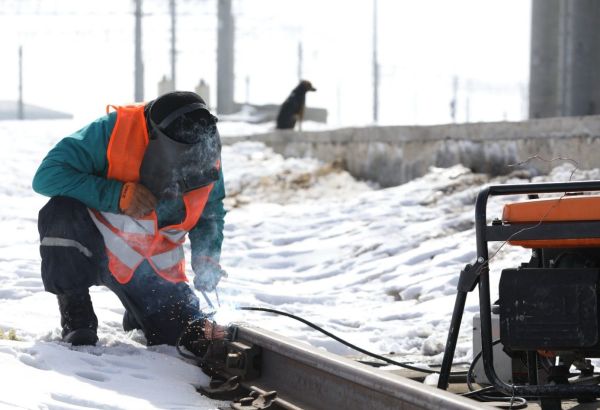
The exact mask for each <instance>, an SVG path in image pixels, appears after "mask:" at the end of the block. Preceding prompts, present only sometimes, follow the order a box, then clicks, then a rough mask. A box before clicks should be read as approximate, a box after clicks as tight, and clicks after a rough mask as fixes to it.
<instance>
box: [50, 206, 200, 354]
mask: <svg viewBox="0 0 600 410" xmlns="http://www.w3.org/2000/svg"><path fill="white" fill-rule="evenodd" d="M38 230H39V233H40V253H41V256H42V281H43V282H44V288H45V289H46V291H48V292H51V293H54V294H69V293H76V292H82V291H83V292H85V291H87V289H88V288H89V287H90V286H93V285H104V286H106V287H108V288H109V289H110V290H112V291H113V292H114V293H115V294H116V295H117V296H118V297H119V299H120V300H121V302H122V303H123V306H125V309H127V312H128V314H129V315H131V316H133V318H134V319H135V321H136V322H137V323H138V324H139V327H141V329H142V330H143V332H144V334H145V335H146V339H147V341H148V344H149V345H155V344H163V343H166V344H171V345H173V344H175V342H176V340H177V338H178V337H179V335H180V334H181V333H182V332H183V331H184V330H185V328H186V326H187V325H188V323H190V322H191V321H193V320H195V319H201V318H203V317H204V315H203V314H202V313H201V312H200V306H199V301H198V298H197V297H196V295H195V294H194V292H193V291H192V289H191V288H190V287H189V286H188V285H187V283H185V282H180V283H172V282H169V281H167V280H165V279H163V278H162V277H160V276H158V274H156V273H155V272H154V270H153V269H152V268H151V267H150V265H149V264H148V262H143V263H142V264H141V265H140V266H139V267H138V268H137V270H136V271H135V273H134V275H133V278H132V279H131V280H130V281H129V282H128V283H126V284H124V285H122V284H120V283H119V282H117V280H116V279H115V278H114V277H113V275H112V274H111V273H110V272H109V270H108V258H107V256H106V251H105V247H104V239H103V237H102V235H101V234H100V232H99V231H98V229H97V228H96V225H94V222H93V221H92V219H91V217H90V215H89V211H88V209H87V207H86V206H85V205H84V204H83V203H82V202H80V201H78V200H76V199H72V198H68V197H60V196H59V197H54V198H52V199H50V201H48V203H47V204H46V205H45V206H44V207H43V208H42V209H41V210H40V213H39V218H38Z"/></svg>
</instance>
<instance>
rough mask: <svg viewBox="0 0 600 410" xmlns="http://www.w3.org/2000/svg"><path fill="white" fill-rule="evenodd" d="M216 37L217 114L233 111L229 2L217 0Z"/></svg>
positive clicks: (231, 16)
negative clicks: (217, 21) (217, 20)
mask: <svg viewBox="0 0 600 410" xmlns="http://www.w3.org/2000/svg"><path fill="white" fill-rule="evenodd" d="M218 1H219V3H218V19H219V24H218V35H217V112H218V113H219V114H231V113H233V112H234V111H235V104H234V101H233V95H234V69H233V67H234V31H235V28H234V21H233V15H232V14H231V0H218Z"/></svg>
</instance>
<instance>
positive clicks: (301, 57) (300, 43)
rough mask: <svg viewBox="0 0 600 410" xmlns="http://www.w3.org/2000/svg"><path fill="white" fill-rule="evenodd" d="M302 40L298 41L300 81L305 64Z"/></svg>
mask: <svg viewBox="0 0 600 410" xmlns="http://www.w3.org/2000/svg"><path fill="white" fill-rule="evenodd" d="M303 58H304V56H303V52H302V41H299V42H298V82H300V81H302V64H303V61H302V60H303Z"/></svg>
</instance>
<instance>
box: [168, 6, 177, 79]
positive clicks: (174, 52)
mask: <svg viewBox="0 0 600 410" xmlns="http://www.w3.org/2000/svg"><path fill="white" fill-rule="evenodd" d="M169 9H170V12H171V86H172V88H173V90H176V89H177V87H176V85H175V84H176V82H175V77H176V74H175V73H176V65H175V64H176V60H177V50H176V48H175V40H176V37H175V36H176V33H177V31H176V29H175V27H176V15H177V14H176V12H175V11H176V8H175V0H169Z"/></svg>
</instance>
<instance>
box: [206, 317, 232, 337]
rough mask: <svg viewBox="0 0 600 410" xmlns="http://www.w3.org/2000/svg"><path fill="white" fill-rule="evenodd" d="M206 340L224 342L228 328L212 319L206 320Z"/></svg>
mask: <svg viewBox="0 0 600 410" xmlns="http://www.w3.org/2000/svg"><path fill="white" fill-rule="evenodd" d="M203 330H204V338H205V339H206V340H223V339H225V337H226V336H227V331H228V329H227V327H225V326H221V325H219V324H217V322H213V321H212V320H210V319H206V320H204V327H203Z"/></svg>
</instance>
